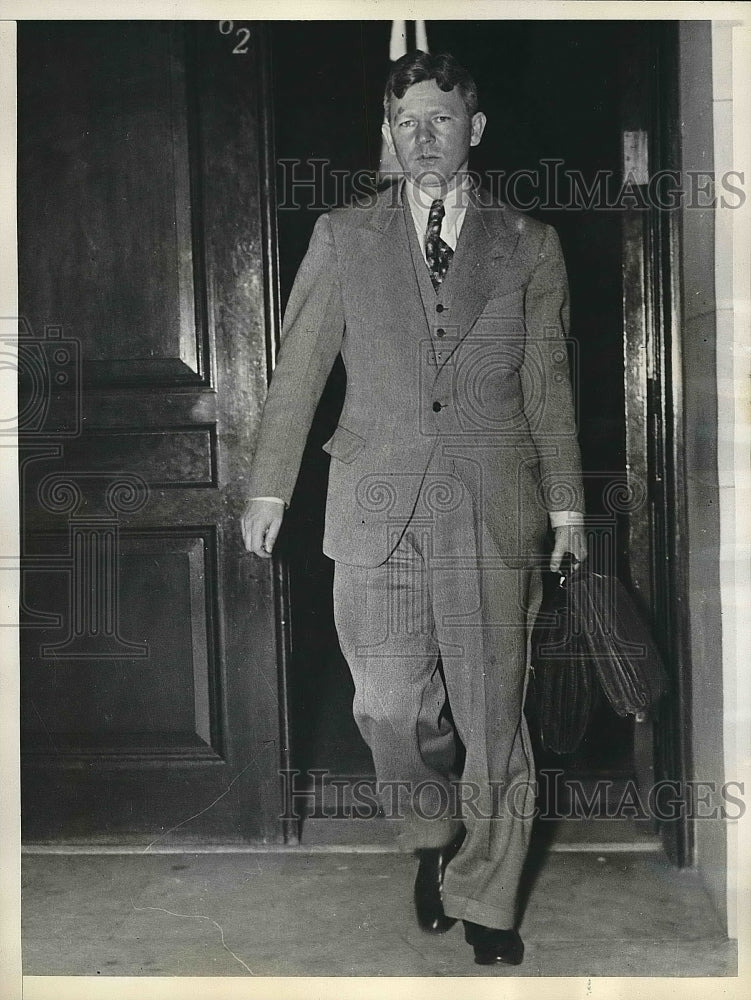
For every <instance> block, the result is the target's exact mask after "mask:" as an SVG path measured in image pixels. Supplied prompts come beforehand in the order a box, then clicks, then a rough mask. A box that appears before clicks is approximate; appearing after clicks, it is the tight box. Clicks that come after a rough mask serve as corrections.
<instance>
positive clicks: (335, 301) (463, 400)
mask: <svg viewBox="0 0 751 1000" xmlns="http://www.w3.org/2000/svg"><path fill="white" fill-rule="evenodd" d="M401 187H402V184H399V185H395V186H393V187H391V188H389V189H387V190H386V191H383V192H381V193H380V194H379V195H378V196H377V197H376V198H374V199H372V200H371V202H370V203H369V204H364V205H355V206H351V207H348V208H343V209H336V210H334V211H332V212H330V213H328V214H326V215H322V216H321V217H320V218H319V219H318V220H317V222H316V225H315V229H314V232H313V235H312V238H311V241H310V245H309V248H308V251H307V254H306V256H305V258H304V259H303V261H302V264H301V265H300V268H299V271H298V273H297V277H296V279H295V282H294V286H293V289H292V292H291V295H290V299H289V303H288V305H287V309H286V312H285V316H284V323H283V332H282V343H281V347H280V352H279V357H278V360H277V365H276V368H275V371H274V374H273V377H272V379H271V384H270V387H269V393H268V397H267V400H266V404H265V407H264V412H263V417H262V420H261V426H260V430H259V437H258V443H257V447H256V452H255V455H254V460H253V465H252V470H251V482H250V490H251V492H250V495H251V496H278V497H281V498H283V499H284V500H285V501H286V502H289V501H290V499H291V496H292V492H293V489H294V486H295V481H296V479H297V475H298V471H299V467H300V462H301V458H302V453H303V449H304V446H305V441H306V438H307V435H308V431H309V429H310V425H311V422H312V419H313V415H314V413H315V409H316V406H317V403H318V400H319V398H320V395H321V393H322V391H323V388H324V385H325V383H326V379H327V377H328V375H329V372H330V370H331V368H332V365H333V363H334V361H335V359H336V356H337V354H338V353H339V352H341V354H342V358H343V360H344V364H345V367H346V372H347V388H346V393H345V399H344V405H343V408H342V413H341V416H340V419H339V424H338V426H337V428H336V431H335V433H334V435H333V437H332V438H331V440H330V441H328V442H327V443H326V444H325V445H324V449H325V450H326V451H327V452H329V454H330V455H331V459H332V460H331V466H330V471H329V486H328V497H327V505H326V526H325V533H324V552H325V553H326V554H327V555H328V556H330V557H331V558H332V559H337V560H341V561H343V562H347V563H350V564H354V565H361V566H375V565H378V564H379V563H381V562H383V561H384V560H385V559H386V558H387V557H388V555H389V553H390V552H391V551H392V550H393V548H394V547H395V545H396V544H397V542H398V540H399V537H400V536H401V534H402V533H403V531H404V529H405V527H406V525H407V524H408V523H410V521H411V520H414V519H415V518H416V517H418V518H422V519H427V520H428V521H429V520H430V517H431V513H432V512H435V511H439V510H450V509H451V507H452V504H454V505H456V504H457V503H458V502H459V500H460V498H461V495H462V494H463V493H464V491H465V490H468V491H469V494H470V496H471V498H472V500H473V503H474V504H475V505H476V509H477V510H479V512H480V513H481V516H482V517H483V518H484V520H485V522H486V523H487V526H488V528H489V531H490V533H491V535H492V537H493V538H494V540H495V542H496V544H497V545H498V548H499V550H500V553H501V557H502V558H503V559H504V561H506V562H508V563H509V564H510V565H528V564H531V563H534V562H535V561H536V560H537V557H538V556H539V553H540V551H541V548H542V543H543V540H544V535H545V532H546V529H547V523H548V511H551V510H567V511H571V510H573V511H583V510H584V502H583V495H582V483H581V465H580V455H579V448H578V444H577V440H576V425H575V415H574V407H573V401H572V391H571V383H570V378H569V363H568V356H567V351H566V342H565V340H564V337H565V336H566V335H567V331H568V288H567V280H566V271H565V266H564V263H563V258H562V254H561V250H560V244H559V241H558V237H557V235H556V233H555V230H554V229H553V228H552V227H550V226H547V225H544V224H543V223H540V222H537V221H535V220H533V219H531V218H529V217H527V216H525V215H523V214H521V213H519V212H517V211H515V210H513V209H511V208H509V207H508V206H505V205H502V204H499V203H491V202H490V199H489V197H488V196H487V195H486V194H485V193H484V192H482V191H472V192H471V193H470V200H469V204H468V207H467V212H466V216H465V219H464V223H463V226H462V230H461V234H460V237H459V240H458V244H457V247H456V251H455V254H454V257H453V260H452V262H451V265H450V267H449V270H448V274H447V276H446V278H445V279H444V282H443V284H442V286H441V288H440V290H439V292H438V293H436V292H435V291H434V289H433V286H432V284H431V282H430V277H429V274H428V271H427V267H426V265H425V262H424V259H423V257H422V253H421V249H420V247H419V244H418V240H417V235H416V233H415V230H414V225H413V223H412V220H411V217H410V216H409V209H408V208H407V207H406V206H405V205H404V204H403V200H402V197H401ZM426 498H427V499H426ZM431 498H432V499H431ZM418 500H419V503H418ZM426 504H427V507H426Z"/></svg>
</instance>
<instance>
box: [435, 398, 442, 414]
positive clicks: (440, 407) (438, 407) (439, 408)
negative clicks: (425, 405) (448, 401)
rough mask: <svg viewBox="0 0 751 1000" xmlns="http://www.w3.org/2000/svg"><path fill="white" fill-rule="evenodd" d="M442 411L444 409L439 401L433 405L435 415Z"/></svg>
mask: <svg viewBox="0 0 751 1000" xmlns="http://www.w3.org/2000/svg"><path fill="white" fill-rule="evenodd" d="M442 409H443V407H442V406H441V404H440V403H439V402H438V400H436V401H435V403H433V412H434V413H440V412H441V410H442Z"/></svg>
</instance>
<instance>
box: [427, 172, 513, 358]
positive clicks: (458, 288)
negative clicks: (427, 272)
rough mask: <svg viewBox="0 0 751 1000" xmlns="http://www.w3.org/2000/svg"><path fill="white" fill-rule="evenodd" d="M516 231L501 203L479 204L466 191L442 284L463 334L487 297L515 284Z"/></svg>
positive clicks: (496, 294)
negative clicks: (455, 241)
mask: <svg viewBox="0 0 751 1000" xmlns="http://www.w3.org/2000/svg"><path fill="white" fill-rule="evenodd" d="M518 240H519V234H518V233H517V232H516V231H515V230H513V229H511V228H510V227H509V225H508V222H507V217H506V212H505V210H504V208H503V207H502V206H498V205H490V204H487V205H484V206H483V204H482V202H481V200H480V198H479V196H478V193H477V192H476V191H474V190H473V191H471V192H470V198H469V204H468V205H467V214H466V215H465V217H464V223H463V225H462V230H461V233H460V234H459V242H458V244H457V248H456V252H455V254H454V257H453V260H452V261H451V265H450V267H449V269H448V273H447V275H446V278H445V280H444V283H443V287H444V293H445V295H446V298H447V299H450V300H451V323H452V325H454V326H456V327H458V333H459V337H460V338H462V337H464V336H466V334H467V333H468V332H469V330H470V329H471V328H472V325H473V324H474V322H475V321H476V319H477V317H478V316H479V315H480V313H481V312H482V310H483V309H484V307H485V305H486V303H487V302H488V299H490V298H491V297H493V296H498V295H503V294H504V291H505V290H506V289H509V290H510V289H511V288H513V287H514V286H515V285H516V284H518V280H519V276H518V274H516V271H515V269H514V268H513V267H512V266H511V263H512V259H513V256H514V252H515V250H516V245H517V243H518Z"/></svg>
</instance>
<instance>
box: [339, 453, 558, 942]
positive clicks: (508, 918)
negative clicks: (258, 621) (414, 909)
mask: <svg viewBox="0 0 751 1000" xmlns="http://www.w3.org/2000/svg"><path fill="white" fill-rule="evenodd" d="M478 509H479V508H478V505H477V504H476V503H475V502H474V501H473V498H472V496H471V495H470V493H469V492H468V490H467V489H466V488H465V486H464V484H463V482H462V480H461V478H460V477H459V476H457V475H456V472H455V470H452V469H451V468H449V469H446V468H444V469H442V470H440V474H439V475H438V477H436V476H435V475H431V476H428V477H426V479H425V482H424V483H423V486H422V488H421V493H420V497H419V498H418V502H417V504H416V506H415V509H414V512H413V515H412V517H411V518H410V520H409V523H408V524H407V525H406V527H405V526H404V525H398V524H394V525H393V526H391V527H390V530H391V531H392V533H393V538H394V539H395V540H398V544H396V545H395V548H394V549H393V551H392V552H391V555H390V556H389V558H388V559H387V560H386V561H385V562H384V563H382V564H381V565H380V566H376V567H362V566H354V565H349V564H347V563H345V562H342V561H337V562H336V563H335V570H334V616H335V621H336V627H337V633H338V636H339V642H340V645H341V647H342V652H343V654H344V656H345V658H346V660H347V663H348V665H349V668H350V671H351V674H352V678H353V681H354V686H355V695H354V701H353V713H354V717H355V721H356V723H357V725H358V728H359V730H360V732H361V734H362V736H363V738H364V740H365V742H366V743H367V744H368V746H369V747H370V750H371V752H372V755H373V761H374V765H375V772H376V781H377V787H378V791H379V797H380V800H381V805H382V808H383V810H384V812H385V814H386V816H387V817H388V818H389V819H390V820H393V821H394V824H395V828H396V831H395V832H396V838H397V843H398V845H399V847H400V848H401V849H403V850H405V851H411V850H416V849H419V848H423V847H437V846H442V845H444V844H446V843H448V842H449V841H450V840H451V839H452V838H453V837H454V836H455V835H456V834H457V833H458V832H459V830H460V829H461V827H462V826H464V828H465V829H466V835H465V839H464V841H463V843H462V845H461V848H460V849H459V851H458V853H457V854H456V856H455V857H454V858H453V859H452V860H451V861H450V863H449V864H448V866H447V869H446V872H445V877H444V886H443V904H444V910H445V912H446V914H447V915H448V916H451V917H455V918H457V919H466V920H471V921H474V922H475V923H479V924H483V925H484V926H487V927H496V928H510V927H512V926H513V924H514V920H515V908H516V897H517V889H518V884H519V879H520V876H521V872H522V868H523V864H524V860H525V857H526V853H527V848H528V845H529V838H530V832H531V825H532V817H533V811H534V801H535V796H534V787H533V785H534V777H535V772H534V762H533V759H532V750H531V744H530V738H529V732H528V729H527V725H526V721H525V718H524V712H523V704H524V697H525V694H526V687H527V681H528V671H529V662H530V659H529V657H530V636H531V627H532V623H533V621H534V617H535V615H536V613H537V611H538V609H539V606H540V600H541V590H542V587H541V577H540V572H539V569H538V568H530V567H528V566H527V567H525V568H512V567H510V566H508V565H507V564H506V563H505V562H504V561H503V560H502V559H501V558H500V556H499V554H498V550H497V548H496V546H495V544H494V542H493V539H492V538H491V536H490V534H489V533H488V530H487V528H486V526H485V525H484V523H482V520H481V518H480V516H479V515H478ZM462 748H463V752H462Z"/></svg>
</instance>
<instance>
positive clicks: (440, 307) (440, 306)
mask: <svg viewBox="0 0 751 1000" xmlns="http://www.w3.org/2000/svg"><path fill="white" fill-rule="evenodd" d="M443 309H444V307H443V306H442V305H441V303H440V302H439V303H438V305H437V306H436V307H435V311H436V312H437V313H442V312H443Z"/></svg>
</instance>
